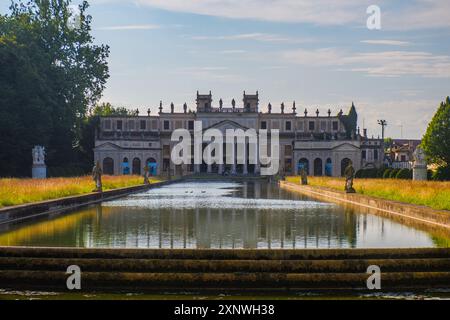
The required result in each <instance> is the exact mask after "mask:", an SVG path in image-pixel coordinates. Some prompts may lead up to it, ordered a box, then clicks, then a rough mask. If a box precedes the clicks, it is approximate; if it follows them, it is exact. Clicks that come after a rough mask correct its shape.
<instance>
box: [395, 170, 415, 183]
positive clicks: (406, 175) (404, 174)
mask: <svg viewBox="0 0 450 320" xmlns="http://www.w3.org/2000/svg"><path fill="white" fill-rule="evenodd" d="M412 176H413V173H412V170H411V169H401V170H400V171H399V172H398V173H397V175H396V176H395V178H396V179H404V180H411V179H412Z"/></svg>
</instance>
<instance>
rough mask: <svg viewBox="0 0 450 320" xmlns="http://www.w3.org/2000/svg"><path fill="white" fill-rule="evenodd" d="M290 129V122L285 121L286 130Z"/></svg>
mask: <svg viewBox="0 0 450 320" xmlns="http://www.w3.org/2000/svg"><path fill="white" fill-rule="evenodd" d="M291 130H292V123H291V122H290V121H286V131H291Z"/></svg>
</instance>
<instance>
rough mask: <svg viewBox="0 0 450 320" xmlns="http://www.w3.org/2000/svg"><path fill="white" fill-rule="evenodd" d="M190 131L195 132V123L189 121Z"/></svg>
mask: <svg viewBox="0 0 450 320" xmlns="http://www.w3.org/2000/svg"><path fill="white" fill-rule="evenodd" d="M188 130H194V121H192V120H189V121H188Z"/></svg>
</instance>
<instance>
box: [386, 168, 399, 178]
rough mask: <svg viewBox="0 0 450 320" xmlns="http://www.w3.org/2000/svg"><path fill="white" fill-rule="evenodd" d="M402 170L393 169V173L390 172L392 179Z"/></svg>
mask: <svg viewBox="0 0 450 320" xmlns="http://www.w3.org/2000/svg"><path fill="white" fill-rule="evenodd" d="M399 171H400V169H392V171H391V173H390V174H389V178H390V179H395V178H396V177H397V173H398V172H399Z"/></svg>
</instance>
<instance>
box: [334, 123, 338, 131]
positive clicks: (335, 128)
mask: <svg viewBox="0 0 450 320" xmlns="http://www.w3.org/2000/svg"><path fill="white" fill-rule="evenodd" d="M338 128H339V124H338V122H337V121H333V131H338Z"/></svg>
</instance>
